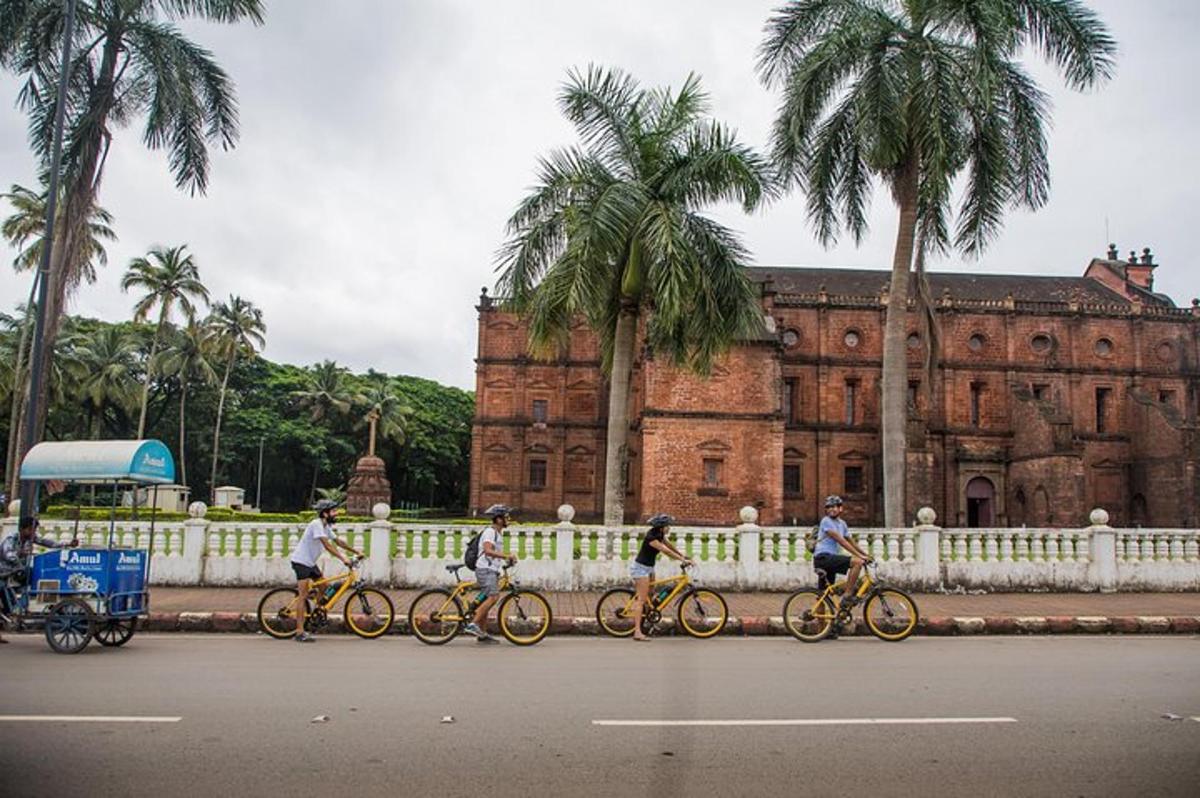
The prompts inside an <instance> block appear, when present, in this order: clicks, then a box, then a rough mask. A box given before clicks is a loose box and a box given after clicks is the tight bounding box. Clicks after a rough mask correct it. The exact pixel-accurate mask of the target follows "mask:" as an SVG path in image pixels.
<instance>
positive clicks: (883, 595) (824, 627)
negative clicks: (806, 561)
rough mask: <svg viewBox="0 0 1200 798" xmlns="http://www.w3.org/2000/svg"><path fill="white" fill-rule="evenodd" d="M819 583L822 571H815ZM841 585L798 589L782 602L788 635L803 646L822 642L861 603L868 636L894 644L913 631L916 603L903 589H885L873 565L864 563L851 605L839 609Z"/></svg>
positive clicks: (843, 587) (844, 587) (822, 574)
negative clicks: (802, 642)
mask: <svg viewBox="0 0 1200 798" xmlns="http://www.w3.org/2000/svg"><path fill="white" fill-rule="evenodd" d="M817 574H818V575H820V577H821V581H822V582H825V581H827V580H826V579H825V572H824V571H822V570H821V569H817ZM845 589H846V583H845V582H838V583H837V584H836V585H834V584H830V585H828V586H827V587H826V588H825V589H824V590H820V591H817V590H798V591H796V592H795V593H793V594H792V595H790V596H788V599H787V601H785V602H784V603H783V625H784V626H786V627H787V630H788V631H789V632H791V634H792V636H794V637H795V638H797V639H798V640H803V641H804V642H805V643H815V642H817V641H818V640H824V639H825V638H826V637H828V636H829V635H830V633H831V632H833V631H834V630H835V629H838V628H840V627H841V625H842V624H844V623H845V622H847V621H849V620H850V613H851V612H852V611H853V609H854V605H857V604H859V603H861V604H862V607H863V610H862V614H863V621H865V622H866V625H867V629H868V630H870V632H871V634H873V635H875V636H876V637H878V638H879V639H880V640H887V641H888V642H891V643H895V642H898V641H900V640H903V639H905V638H906V637H908V636H909V635H911V634H912V633H913V631H914V630H915V629H916V628H917V620H918V619H919V617H920V616H919V614H918V612H917V604H916V602H915V601H913V600H912V597H911V596H909V595H908V594H907V593H905V592H904V591H903V590H898V589H896V588H894V587H888V586H887V585H884V584H882V583H880V582H879V581H878V579H877V578H876V576H875V563H873V562H871V563H867V564H866V566H865V567H864V568H863V572H862V576H860V577H859V580H858V588H857V589H856V590H855V591H854V597H855V599H856V600H855V602H854V605H851V606H848V607H843V606H841V604H842V602H841V600H840V597H841V595H842V592H843V591H844V590H845Z"/></svg>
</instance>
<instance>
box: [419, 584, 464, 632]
mask: <svg viewBox="0 0 1200 798" xmlns="http://www.w3.org/2000/svg"><path fill="white" fill-rule="evenodd" d="M467 620H468V619H467V616H466V613H465V612H464V610H463V605H462V602H461V601H459V600H458V597H457V596H455V595H454V594H453V593H451V592H450V591H449V590H444V589H442V588H434V589H433V590H426V591H425V592H424V593H422V594H421V595H419V596H417V597H416V598H415V599H414V600H413V603H412V605H411V606H409V608H408V628H409V629H411V630H412V633H413V636H414V637H416V638H417V639H418V640H420V641H421V642H422V643H426V644H428V645H431V646H440V645H442V644H443V643H449V642H450V641H451V640H453V639H454V637H455V635H457V634H458V633H459V632H461V631H462V628H463V626H464V625H466V623H467Z"/></svg>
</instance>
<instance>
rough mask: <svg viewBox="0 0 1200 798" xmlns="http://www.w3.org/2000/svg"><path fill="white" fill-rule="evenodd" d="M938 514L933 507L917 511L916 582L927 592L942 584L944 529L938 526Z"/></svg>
mask: <svg viewBox="0 0 1200 798" xmlns="http://www.w3.org/2000/svg"><path fill="white" fill-rule="evenodd" d="M936 521H937V513H936V512H934V510H933V508H932V507H922V508H921V509H920V510H918V511H917V526H916V529H917V563H916V565H917V573H916V581H917V582H918V583H919V584H920V585H921V586H922V587H923V588H924V589H927V590H930V589H935V588H937V587H938V586H939V585H941V583H942V565H941V538H942V528H941V527H939V526H937V524H936V523H935V522H936Z"/></svg>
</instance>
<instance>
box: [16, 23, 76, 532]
mask: <svg viewBox="0 0 1200 798" xmlns="http://www.w3.org/2000/svg"><path fill="white" fill-rule="evenodd" d="M66 3H67V15H66V21H65V23H64V24H63V48H62V72H61V74H60V75H59V78H58V98H57V101H56V103H55V107H54V142H53V145H52V146H51V148H50V185H49V186H48V187H47V191H48V192H49V194H48V196H47V197H46V230H45V238H44V244H43V246H42V259H41V263H39V264H38V302H37V321H36V322H34V328H33V347H32V354H31V355H30V358H29V406H28V407H27V408H26V409H25V440H24V442H23V443H24V446H23V451H25V452H28V451H29V450H30V449H32V448H33V446H34V444H35V443H37V440H38V438H39V437H41V435H40V432H41V431H40V430H38V429H37V419H38V415H39V408H38V404H39V401H40V399H41V393H42V362H43V361H44V360H45V357H46V353H45V349H46V340H45V336H46V299H47V294H48V290H47V289H48V288H49V286H50V255H51V251H52V250H53V249H54V221H55V216H56V214H57V213H58V179H59V172H60V171H62V140H63V117H64V115H65V113H66V104H67V78H68V75H69V74H70V71H71V39H72V38H73V37H74V35H75V3H76V0H66ZM51 344H53V342H51ZM15 467H16V468H18V469H19V468H20V467H21V466H20V463H17V464H15ZM20 484H21V487H20V493H21V510H22V514H23V515H36V514H37V495H38V484H37V483H36V482H22V483H20Z"/></svg>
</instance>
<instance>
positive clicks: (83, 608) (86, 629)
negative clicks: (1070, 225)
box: [45, 599, 96, 654]
mask: <svg viewBox="0 0 1200 798" xmlns="http://www.w3.org/2000/svg"><path fill="white" fill-rule="evenodd" d="M95 630H96V616H95V614H94V613H93V612H92V608H91V607H89V606H88V605H87V604H86V603H84V602H83V601H80V600H79V599H67V600H66V601H60V602H59V603H58V604H55V605H54V606H53V607H51V608H50V613H49V615H47V616H46V630H45V631H46V642H47V643H49V644H50V648H52V649H54V650H55V651H57V652H58V653H59V654H78V653H79V652H80V651H83V650H84V649H85V648H87V644H88V643H90V642H91V640H92V635H93V634H94V633H95Z"/></svg>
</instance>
